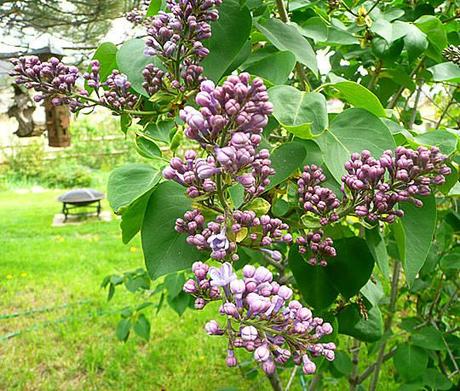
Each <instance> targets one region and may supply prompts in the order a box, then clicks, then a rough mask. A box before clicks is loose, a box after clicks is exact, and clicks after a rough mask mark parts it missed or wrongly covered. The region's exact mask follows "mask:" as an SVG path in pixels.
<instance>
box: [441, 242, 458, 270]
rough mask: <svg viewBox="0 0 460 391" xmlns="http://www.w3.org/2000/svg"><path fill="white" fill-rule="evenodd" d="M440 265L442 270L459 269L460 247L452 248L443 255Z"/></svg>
mask: <svg viewBox="0 0 460 391" xmlns="http://www.w3.org/2000/svg"><path fill="white" fill-rule="evenodd" d="M440 265H441V269H442V270H444V271H447V270H456V269H460V247H456V248H453V249H452V250H451V252H449V253H448V254H446V255H444V256H443V257H442V258H441V260H440Z"/></svg>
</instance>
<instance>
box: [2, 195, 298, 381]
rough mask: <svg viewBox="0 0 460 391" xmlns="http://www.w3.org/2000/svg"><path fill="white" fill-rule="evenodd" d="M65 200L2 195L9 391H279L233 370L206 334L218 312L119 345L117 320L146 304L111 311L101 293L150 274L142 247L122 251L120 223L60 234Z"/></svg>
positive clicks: (117, 302)
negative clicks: (108, 280) (106, 280)
mask: <svg viewBox="0 0 460 391" xmlns="http://www.w3.org/2000/svg"><path fill="white" fill-rule="evenodd" d="M60 193H61V192H60V191H45V192H42V193H27V194H20V193H18V192H13V191H7V192H0V231H1V235H0V358H1V365H0V389H1V390H12V389H19V390H58V389H59V390H109V389H110V390H128V389H129V390H220V389H226V388H229V387H231V389H237V390H252V389H254V390H255V389H257V390H264V389H270V387H269V384H268V382H267V380H266V379H265V378H264V377H263V376H261V374H260V373H259V375H258V376H257V377H256V378H255V379H252V380H249V379H245V378H243V377H241V375H240V372H239V371H238V370H237V369H228V368H227V367H226V366H225V363H224V360H225V353H226V349H225V341H224V339H223V338H222V339H219V338H211V337H208V336H207V335H206V334H205V333H204V332H203V324H204V323H205V322H206V320H208V319H211V318H213V317H215V314H216V308H208V309H206V310H205V311H203V312H197V311H190V310H189V311H186V313H185V314H184V315H183V316H182V317H178V316H177V315H176V314H175V313H174V312H173V311H172V310H170V309H169V308H167V307H166V306H164V308H163V309H162V310H161V311H160V313H159V314H158V315H155V314H154V312H153V311H152V313H151V317H150V320H151V323H152V332H151V340H150V341H149V342H143V341H142V340H141V339H140V338H137V337H132V338H130V339H129V341H128V342H127V343H125V344H124V343H120V342H118V341H117V339H116V337H115V334H114V328H115V326H116V324H117V322H118V319H119V314H118V313H117V311H118V310H119V309H120V308H123V307H124V306H126V305H129V304H135V303H137V304H139V303H140V302H141V301H140V300H141V298H139V297H138V298H136V297H135V296H134V295H132V294H128V293H127V292H125V291H124V289H121V290H119V291H117V293H116V295H115V297H114V299H113V300H112V301H111V302H109V303H107V301H106V292H105V291H104V290H102V289H101V288H100V287H99V286H100V282H101V280H102V279H103V277H104V276H106V275H107V274H111V273H119V272H123V271H127V270H132V269H135V268H138V267H140V266H142V265H143V259H142V253H141V251H140V244H139V240H138V239H137V240H134V241H133V243H130V244H129V245H127V246H125V245H123V244H122V242H121V238H120V231H119V227H118V221H117V220H116V219H114V220H113V221H111V222H102V221H97V220H92V221H87V222H85V223H83V224H80V225H69V226H65V227H54V228H53V227H51V222H52V219H53V215H54V214H55V213H57V212H59V210H60V205H59V204H58V203H57V201H56V198H57V196H58V195H59V194H60ZM105 209H106V210H107V209H108V206H107V205H105ZM43 308H50V310H49V311H44V312H32V313H29V314H27V313H26V314H24V313H23V312H27V311H30V310H35V311H36V310H39V309H43ZM14 313H20V314H19V316H17V317H12V318H5V316H4V315H7V314H14ZM286 375H287V373H286ZM291 389H296V388H295V387H293V388H291Z"/></svg>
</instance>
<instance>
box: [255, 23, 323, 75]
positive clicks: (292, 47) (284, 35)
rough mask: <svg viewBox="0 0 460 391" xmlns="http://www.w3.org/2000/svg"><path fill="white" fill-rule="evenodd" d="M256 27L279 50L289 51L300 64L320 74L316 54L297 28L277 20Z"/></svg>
mask: <svg viewBox="0 0 460 391" xmlns="http://www.w3.org/2000/svg"><path fill="white" fill-rule="evenodd" d="M256 27H257V29H258V30H259V31H260V32H261V33H262V34H264V35H265V37H266V38H267V39H268V40H269V41H270V42H271V43H272V44H273V45H274V46H275V47H276V48H277V49H278V50H281V51H284V50H289V51H290V52H292V53H293V54H294V55H295V57H296V59H297V61H298V62H300V63H302V64H304V65H305V66H307V67H308V68H309V69H310V70H311V71H312V72H313V73H314V74H315V75H317V74H318V65H317V63H316V55H315V52H314V51H313V49H312V47H311V45H310V44H309V43H308V41H307V40H306V39H305V38H304V37H303V36H302V35H301V34H300V33H299V31H298V30H297V28H296V27H294V26H291V25H288V24H285V23H283V22H282V21H281V20H278V19H275V18H271V19H267V20H265V21H262V22H260V23H256Z"/></svg>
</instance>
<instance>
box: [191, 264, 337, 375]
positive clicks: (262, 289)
mask: <svg viewBox="0 0 460 391" xmlns="http://www.w3.org/2000/svg"><path fill="white" fill-rule="evenodd" d="M193 270H194V273H195V279H193V280H189V281H187V282H186V283H185V285H184V291H185V292H187V293H190V294H193V295H194V296H195V297H197V299H196V300H199V299H201V296H200V291H199V284H200V282H199V281H203V280H204V281H206V282H209V286H211V287H214V288H218V289H219V290H220V296H221V297H222V305H221V307H220V310H219V312H220V314H221V315H222V316H225V317H226V318H227V321H226V322H222V323H223V324H225V326H220V325H219V323H218V322H217V321H216V320H211V321H209V322H208V323H206V325H205V327H204V328H205V331H206V332H207V333H208V334H209V335H216V336H225V337H226V338H227V339H228V350H227V359H226V363H227V365H228V366H229V367H234V366H236V365H237V364H238V361H237V358H236V356H235V350H236V349H245V350H246V351H249V352H252V354H253V357H254V360H255V361H257V362H258V363H259V365H260V366H261V368H262V370H263V371H264V372H265V373H267V374H268V375H271V374H273V373H274V372H275V370H276V366H277V365H284V364H286V363H287V362H288V361H289V360H291V359H292V361H293V362H294V364H295V365H299V366H301V367H302V370H303V372H304V373H305V374H312V373H314V372H315V371H316V364H315V363H314V362H313V361H312V358H314V357H319V356H323V357H325V358H326V359H327V360H329V361H332V360H334V357H335V348H336V347H335V344H334V343H332V342H329V343H327V342H326V343H321V342H319V341H320V339H321V338H322V337H324V336H326V335H329V334H331V333H332V331H333V329H332V326H331V325H330V324H329V323H327V322H324V321H323V319H321V318H318V317H314V316H313V314H312V312H311V311H310V310H309V309H308V308H306V307H303V306H302V305H301V304H300V303H299V302H298V301H297V300H291V299H292V295H293V292H292V290H291V289H290V288H289V287H288V286H286V285H280V284H278V283H277V282H276V281H274V280H273V275H272V273H271V272H270V270H268V269H267V268H265V267H263V266H260V267H257V268H256V267H254V266H252V265H246V266H245V267H244V268H243V278H242V279H238V277H237V276H236V274H235V273H234V272H233V269H232V266H231V265H230V264H229V263H224V264H223V265H222V266H221V267H220V268H215V267H211V268H209V270H208V269H206V267H203V264H202V263H199V262H197V263H195V264H194V265H193ZM205 271H207V272H208V277H209V279H207V280H205V277H204V276H203V275H204V273H205ZM197 274H198V275H199V277H198V276H197ZM203 301H204V302H207V300H206V299H204V300H203ZM195 303H196V302H195ZM201 304H202V301H201V300H200V301H199V305H198V306H197V307H198V308H202V307H201Z"/></svg>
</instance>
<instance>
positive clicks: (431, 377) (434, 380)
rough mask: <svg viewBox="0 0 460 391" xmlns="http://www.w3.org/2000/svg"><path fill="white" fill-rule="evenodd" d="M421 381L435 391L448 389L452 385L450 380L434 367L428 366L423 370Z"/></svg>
mask: <svg viewBox="0 0 460 391" xmlns="http://www.w3.org/2000/svg"><path fill="white" fill-rule="evenodd" d="M423 383H424V384H425V385H427V386H429V387H431V388H432V389H433V390H436V391H438V390H450V389H451V388H452V386H453V385H452V383H451V381H450V380H449V379H448V378H447V377H446V376H445V375H444V374H443V373H442V372H440V371H439V370H437V369H435V368H428V369H426V370H425V371H424V373H423Z"/></svg>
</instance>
